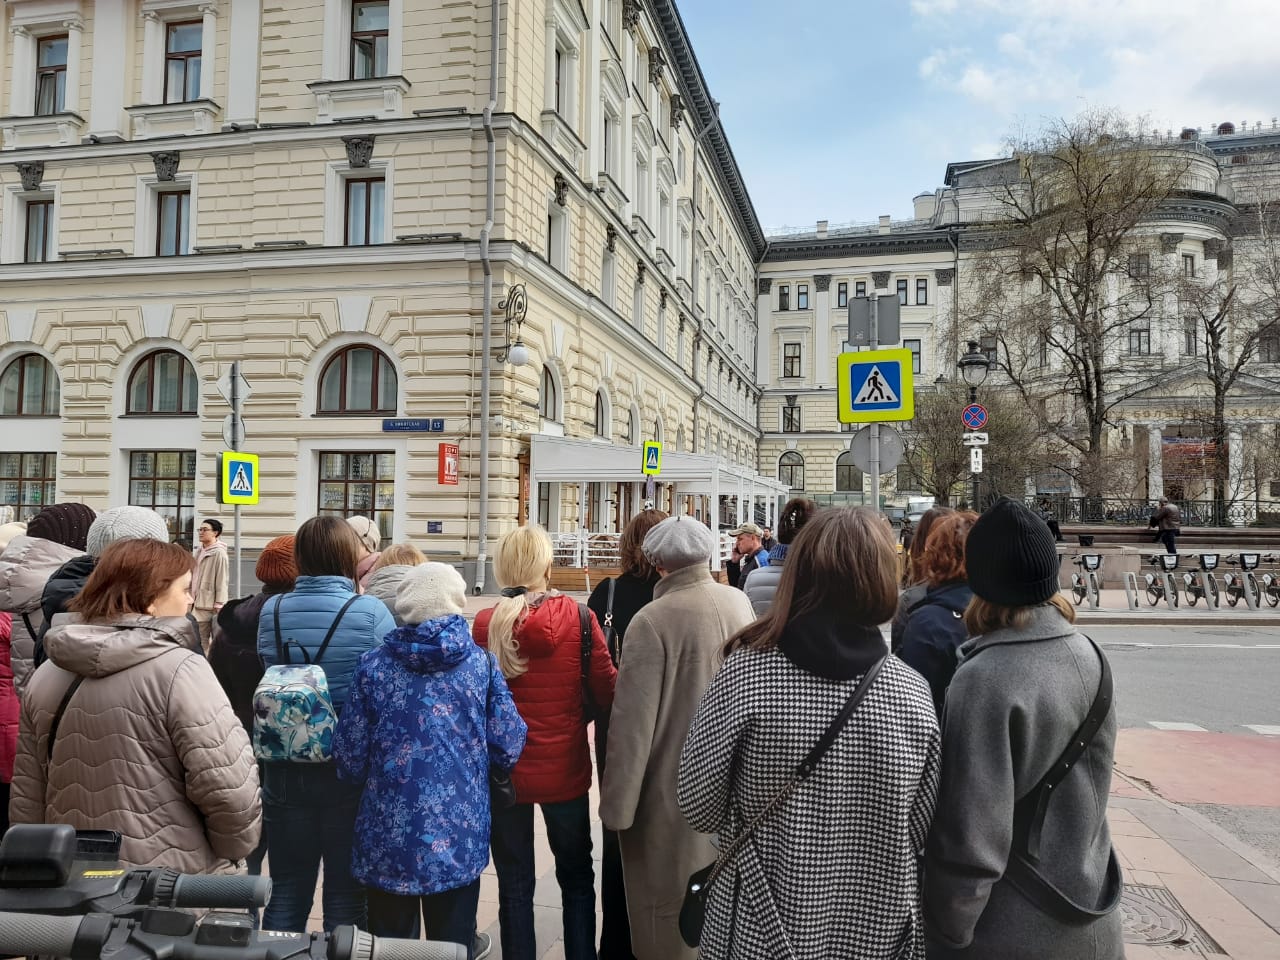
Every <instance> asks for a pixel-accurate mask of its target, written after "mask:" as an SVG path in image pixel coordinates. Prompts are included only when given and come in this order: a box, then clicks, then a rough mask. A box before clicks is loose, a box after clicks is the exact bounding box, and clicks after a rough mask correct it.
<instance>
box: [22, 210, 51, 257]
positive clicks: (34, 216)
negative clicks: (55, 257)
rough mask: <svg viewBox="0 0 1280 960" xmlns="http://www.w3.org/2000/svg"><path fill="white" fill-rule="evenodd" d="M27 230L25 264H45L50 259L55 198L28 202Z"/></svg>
mask: <svg viewBox="0 0 1280 960" xmlns="http://www.w3.org/2000/svg"><path fill="white" fill-rule="evenodd" d="M26 208H27V230H26V238H25V240H24V242H23V248H22V251H23V252H22V262H23V263H44V262H45V261H47V260H48V259H49V237H50V234H51V233H52V231H53V198H52V197H37V198H34V199H31V200H28V201H27V202H26Z"/></svg>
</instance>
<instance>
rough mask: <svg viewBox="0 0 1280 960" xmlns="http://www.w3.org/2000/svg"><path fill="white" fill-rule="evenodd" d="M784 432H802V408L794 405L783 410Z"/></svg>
mask: <svg viewBox="0 0 1280 960" xmlns="http://www.w3.org/2000/svg"><path fill="white" fill-rule="evenodd" d="M782 432H783V433H799V432H800V408H799V407H798V406H796V405H794V404H792V405H788V406H784V407H783V408H782Z"/></svg>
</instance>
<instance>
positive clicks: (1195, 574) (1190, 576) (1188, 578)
mask: <svg viewBox="0 0 1280 960" xmlns="http://www.w3.org/2000/svg"><path fill="white" fill-rule="evenodd" d="M1199 559H1200V567H1199V569H1197V570H1188V571H1187V572H1186V573H1184V574H1183V575H1182V583H1183V589H1182V592H1183V593H1184V594H1186V597H1187V605H1188V606H1191V607H1194V606H1195V605H1196V602H1197V601H1199V600H1200V598H1202V597H1203V598H1204V601H1205V604H1206V605H1208V606H1210V607H1217V606H1220V600H1221V597H1220V595H1219V590H1218V578H1217V577H1215V576H1214V575H1213V571H1214V570H1215V569H1216V568H1217V566H1218V555H1217V554H1216V553H1202V554H1200V555H1199Z"/></svg>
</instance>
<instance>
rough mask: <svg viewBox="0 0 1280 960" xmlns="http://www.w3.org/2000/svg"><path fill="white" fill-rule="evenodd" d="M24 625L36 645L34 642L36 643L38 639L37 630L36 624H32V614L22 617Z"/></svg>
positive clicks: (25, 614)
mask: <svg viewBox="0 0 1280 960" xmlns="http://www.w3.org/2000/svg"><path fill="white" fill-rule="evenodd" d="M22 624H23V626H25V627H26V628H27V635H28V636H29V637H31V640H32V642H33V643H34V642H35V641H36V639H37V637H36V628H35V624H33V623H32V622H31V614H29V613H24V614H23V615H22Z"/></svg>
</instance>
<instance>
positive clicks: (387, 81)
mask: <svg viewBox="0 0 1280 960" xmlns="http://www.w3.org/2000/svg"><path fill="white" fill-rule="evenodd" d="M411 86H412V84H410V83H409V81H408V80H406V79H405V78H404V77H373V78H371V79H368V80H320V81H317V82H315V83H309V84H307V89H308V90H310V91H311V92H312V93H313V94H314V95H315V98H316V123H333V122H335V121H337V120H354V119H357V118H359V117H375V118H377V119H379V120H398V119H401V118H403V117H404V98H405V96H406V94H408V92H409V88H410V87H411Z"/></svg>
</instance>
